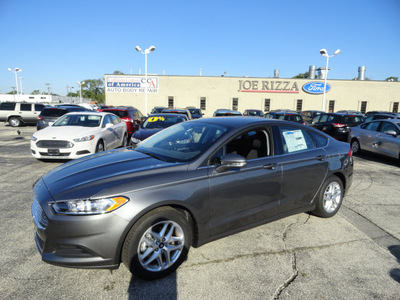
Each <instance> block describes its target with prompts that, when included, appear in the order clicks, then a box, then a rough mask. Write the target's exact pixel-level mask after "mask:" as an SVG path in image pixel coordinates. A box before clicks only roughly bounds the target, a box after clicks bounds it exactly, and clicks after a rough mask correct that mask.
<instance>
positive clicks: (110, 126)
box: [106, 123, 114, 128]
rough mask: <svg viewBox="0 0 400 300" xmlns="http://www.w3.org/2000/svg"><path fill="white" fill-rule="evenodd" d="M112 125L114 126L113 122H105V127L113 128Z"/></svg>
mask: <svg viewBox="0 0 400 300" xmlns="http://www.w3.org/2000/svg"><path fill="white" fill-rule="evenodd" d="M113 126H114V125H113V123H107V124H106V128H113Z"/></svg>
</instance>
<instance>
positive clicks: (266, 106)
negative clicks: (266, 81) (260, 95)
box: [264, 99, 271, 112]
mask: <svg viewBox="0 0 400 300" xmlns="http://www.w3.org/2000/svg"><path fill="white" fill-rule="evenodd" d="M270 110H271V99H264V112H268V111H270Z"/></svg>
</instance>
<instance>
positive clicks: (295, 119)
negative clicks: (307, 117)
mask: <svg viewBox="0 0 400 300" xmlns="http://www.w3.org/2000/svg"><path fill="white" fill-rule="evenodd" d="M278 119H280V120H286V121H292V122H302V119H301V116H299V115H280V116H279V117H278Z"/></svg>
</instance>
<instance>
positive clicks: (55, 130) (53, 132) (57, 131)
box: [33, 126, 100, 140]
mask: <svg viewBox="0 0 400 300" xmlns="http://www.w3.org/2000/svg"><path fill="white" fill-rule="evenodd" d="M99 131H100V128H99V127H83V126H48V127H46V128H44V129H42V130H40V131H36V132H35V133H34V134H33V136H34V137H36V138H37V139H41V140H42V139H53V140H65V139H71V138H77V137H83V136H86V135H90V134H95V133H96V132H99Z"/></svg>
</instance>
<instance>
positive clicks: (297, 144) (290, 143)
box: [283, 129, 307, 152]
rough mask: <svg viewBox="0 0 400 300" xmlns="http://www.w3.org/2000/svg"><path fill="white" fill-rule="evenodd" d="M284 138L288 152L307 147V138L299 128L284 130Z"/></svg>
mask: <svg viewBox="0 0 400 300" xmlns="http://www.w3.org/2000/svg"><path fill="white" fill-rule="evenodd" d="M283 138H284V139H285V143H286V146H287V149H288V152H295V151H300V150H304V149H307V144H306V140H305V139H304V135H303V132H302V131H301V130H300V129H299V130H291V131H284V132H283Z"/></svg>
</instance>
